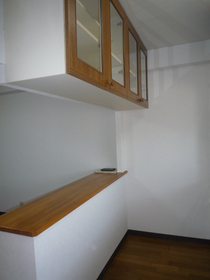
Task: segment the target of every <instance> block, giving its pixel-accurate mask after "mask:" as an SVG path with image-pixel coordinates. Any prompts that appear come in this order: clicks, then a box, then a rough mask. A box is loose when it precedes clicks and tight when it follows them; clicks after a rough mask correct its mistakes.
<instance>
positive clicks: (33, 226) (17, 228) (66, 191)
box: [0, 171, 127, 237]
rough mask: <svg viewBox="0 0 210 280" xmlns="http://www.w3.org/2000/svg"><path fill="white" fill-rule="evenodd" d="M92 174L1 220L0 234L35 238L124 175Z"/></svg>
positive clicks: (7, 214) (16, 210) (25, 205)
mask: <svg viewBox="0 0 210 280" xmlns="http://www.w3.org/2000/svg"><path fill="white" fill-rule="evenodd" d="M126 173H127V171H125V172H122V173H110V174H95V173H94V174H91V175H89V176H86V177H84V178H82V179H80V180H77V181H75V182H73V183H71V184H68V185H66V186H64V187H61V188H59V189H56V190H55V191H52V192H50V193H48V194H46V195H43V196H41V197H39V198H37V199H35V200H33V201H31V202H29V203H26V204H24V205H23V206H20V207H18V208H16V209H14V210H11V211H9V212H7V213H6V214H4V215H1V216H0V231H6V232H11V233H16V234H21V235H26V236H32V237H33V236H37V235H38V234H40V233H41V232H43V231H44V230H46V229H47V228H49V227H50V226H52V225H53V224H55V223H56V222H57V221H59V220H60V219H62V218H63V217H65V216H66V215H68V214H69V213H70V212H72V211H73V210H75V209H76V208H77V207H79V206H80V205H81V204H83V203H85V202H86V201H87V200H89V199H90V198H92V197H93V196H95V195H96V194H97V193H99V192H100V191H102V190H103V189H105V188H106V187H108V186H109V185H110V184H112V183H113V182H115V181H116V180H118V179H119V178H121V177H122V176H123V175H125V174H126Z"/></svg>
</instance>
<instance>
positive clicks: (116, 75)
mask: <svg viewBox="0 0 210 280" xmlns="http://www.w3.org/2000/svg"><path fill="white" fill-rule="evenodd" d="M110 26H111V60H112V79H113V80H114V81H116V82H118V83H119V84H121V85H123V86H124V59H123V20H122V18H121V16H120V15H119V13H118V12H117V10H116V9H115V7H114V6H113V4H112V3H111V2H110Z"/></svg>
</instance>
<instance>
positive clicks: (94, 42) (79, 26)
mask: <svg viewBox="0 0 210 280" xmlns="http://www.w3.org/2000/svg"><path fill="white" fill-rule="evenodd" d="M76 30H77V43H76V45H77V58H78V59H80V60H82V61H83V62H85V63H87V64H88V65H90V66H91V67H93V68H95V69H96V70H98V71H99V72H102V51H101V5H100V0H88V1H87V0H76Z"/></svg>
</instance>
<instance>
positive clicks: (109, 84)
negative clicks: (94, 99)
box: [65, 0, 148, 108]
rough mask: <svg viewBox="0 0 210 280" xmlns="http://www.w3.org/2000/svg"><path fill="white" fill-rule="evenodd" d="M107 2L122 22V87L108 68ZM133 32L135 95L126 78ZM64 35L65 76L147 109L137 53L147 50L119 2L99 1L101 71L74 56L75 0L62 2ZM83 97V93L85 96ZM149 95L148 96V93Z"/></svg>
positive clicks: (109, 61)
mask: <svg viewBox="0 0 210 280" xmlns="http://www.w3.org/2000/svg"><path fill="white" fill-rule="evenodd" d="M110 2H111V3H112V4H113V6H114V7H115V8H116V10H117V11H118V13H119V15H120V16H121V18H122V20H123V43H124V50H123V52H124V53H123V57H124V86H122V85H120V84H119V83H117V82H116V81H114V80H113V79H112V72H111V71H112V69H111V32H110ZM129 30H130V32H131V33H132V35H133V36H134V38H135V39H136V41H137V50H138V52H137V59H138V70H137V72H138V94H135V93H133V92H132V91H130V82H129V80H130V75H129V37H128V34H129V33H128V32H129ZM65 33H66V73H67V74H70V75H73V76H75V77H77V78H79V79H82V80H84V81H86V82H88V83H91V84H93V85H95V86H98V87H100V88H102V89H104V90H106V91H109V92H111V93H114V94H116V95H118V96H120V97H123V98H125V99H127V100H129V101H132V102H134V103H137V104H139V105H141V106H143V107H146V108H147V107H148V98H147V100H145V99H143V98H142V96H141V74H140V73H141V63H140V50H141V49H142V51H143V52H144V54H145V55H146V56H147V51H146V48H145V47H144V45H143V43H142V42H141V40H140V38H139V36H138V34H137V32H136V31H135V29H134V28H133V26H132V24H131V22H130V20H129V19H128V17H127V16H126V13H125V11H124V10H123V8H122V6H121V4H120V3H119V1H118V0H101V36H102V37H101V42H102V72H100V71H98V70H96V69H94V68H93V67H91V66H90V65H88V64H87V63H85V62H83V61H81V60H80V59H78V57H77V37H76V36H77V26H76V0H65ZM84 94H85V93H84ZM147 96H148V94H147Z"/></svg>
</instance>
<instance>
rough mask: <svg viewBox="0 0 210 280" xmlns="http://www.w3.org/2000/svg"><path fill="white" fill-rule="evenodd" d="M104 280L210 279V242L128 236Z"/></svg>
mask: <svg viewBox="0 0 210 280" xmlns="http://www.w3.org/2000/svg"><path fill="white" fill-rule="evenodd" d="M101 279H103V280H108V279H109V280H136V279H138V280H150V279H151V280H152V279H155V280H179V279H190V280H201V279H205V280H207V279H210V245H208V244H207V245H204V244H202V245H201V244H194V243H193V244H192V243H186V242H182V241H180V242H178V241H174V240H164V239H158V238H148V237H142V236H137V235H128V236H127V237H126V239H125V241H124V243H123V245H122V247H121V248H120V250H119V251H118V253H117V255H116V256H115V258H114V260H113V261H112V263H111V265H110V266H109V268H108V270H107V271H106V273H105V275H104V277H102V278H101Z"/></svg>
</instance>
